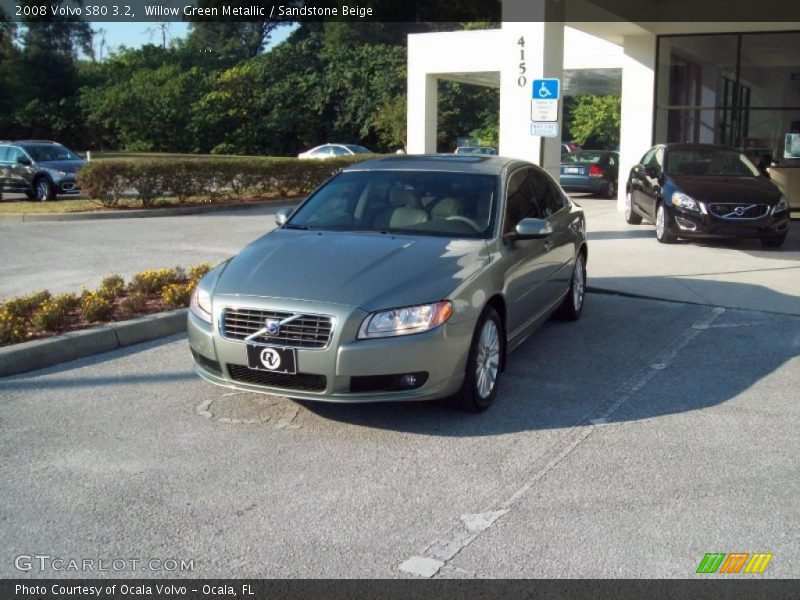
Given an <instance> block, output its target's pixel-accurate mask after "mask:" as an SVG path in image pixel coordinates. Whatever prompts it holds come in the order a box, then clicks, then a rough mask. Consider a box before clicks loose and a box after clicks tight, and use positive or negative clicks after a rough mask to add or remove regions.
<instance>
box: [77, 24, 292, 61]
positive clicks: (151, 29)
mask: <svg viewBox="0 0 800 600" xmlns="http://www.w3.org/2000/svg"><path fill="white" fill-rule="evenodd" d="M91 25H92V29H94V30H95V31H96V32H98V33H95V37H94V47H95V53H97V55H98V58H100V56H99V52H100V39H101V33H100V32H99V30H103V32H104V35H105V40H106V45H105V48H104V50H103V56H108V54H109V52H112V51H114V50H116V49H117V48H119V47H120V46H123V45H124V46H127V47H128V48H138V47H140V46H143V45H145V44H161V30H160V28H159V23H152V22H151V23H146V22H134V23H130V22H129V23H108V22H103V23H92V24H91ZM167 25H168V27H169V29H168V30H167V43H169V40H171V39H177V38H183V37H186V34H187V33H188V31H189V24H188V23H182V22H174V23H167ZM293 29H294V27H280V28H278V30H277V31H276V32H275V33H274V34H273V35H272V40H271V42H270V43H271V44H277V43H280V42H282V41H283V40H285V39H286V37H287V36H288V35H289V34H290V33H291V31H292V30H293Z"/></svg>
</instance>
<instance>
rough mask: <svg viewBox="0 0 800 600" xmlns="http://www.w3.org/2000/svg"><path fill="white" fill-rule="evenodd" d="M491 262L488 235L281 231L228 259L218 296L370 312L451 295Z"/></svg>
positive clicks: (218, 286) (218, 285)
mask: <svg viewBox="0 0 800 600" xmlns="http://www.w3.org/2000/svg"><path fill="white" fill-rule="evenodd" d="M487 262H488V252H487V249H486V243H485V242H484V241H483V240H451V239H447V238H438V237H422V236H420V237H412V236H405V235H402V236H401V235H397V236H395V235H387V234H378V233H375V234H372V233H350V232H348V233H342V232H314V231H297V230H285V229H276V230H275V231H273V232H271V233H269V234H267V235H265V236H263V237H262V238H260V239H258V240H256V241H255V242H253V243H252V244H250V245H249V246H247V247H246V248H245V249H244V250H243V251H242V252H241V253H240V254H238V255H237V256H236V257H234V258H233V260H231V262H230V263H229V264H228V266H227V267H226V268H225V270H224V271H223V273H222V275H221V276H220V278H219V280H218V282H217V285H216V287H215V289H214V294H215V295H218V294H226V295H246V296H268V297H273V298H290V299H299V300H311V301H317V302H326V303H335V304H342V305H347V306H356V307H360V308H363V309H365V310H368V311H371V310H377V309H381V308H393V307H400V306H412V305H415V304H424V303H427V302H435V301H438V300H441V299H443V298H446V297H447V295H448V294H449V293H450V292H451V291H452V290H453V289H454V288H455V287H456V286H457V285H458V284H459V283H460V282H462V281H463V280H465V279H467V278H468V277H469V276H470V275H472V274H473V273H475V271H477V270H478V269H480V268H481V266H482V265H484V264H486V263H487Z"/></svg>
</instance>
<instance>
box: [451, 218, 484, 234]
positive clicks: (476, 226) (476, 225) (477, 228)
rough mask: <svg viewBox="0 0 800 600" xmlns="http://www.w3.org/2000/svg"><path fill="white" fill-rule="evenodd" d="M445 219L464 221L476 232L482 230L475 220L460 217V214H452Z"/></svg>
mask: <svg viewBox="0 0 800 600" xmlns="http://www.w3.org/2000/svg"><path fill="white" fill-rule="evenodd" d="M445 221H460V222H461V223H466V224H467V225H469V226H470V227H472V228H473V229H474V230H475V231H477V232H480V231H482V229H481V228H480V227H479V226H478V224H477V223H476V222H475V221H473V220H472V219H469V218H467V217H462V216H460V215H453V216H452V217H447V218H446V219H445Z"/></svg>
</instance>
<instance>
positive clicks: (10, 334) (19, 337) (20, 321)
mask: <svg viewBox="0 0 800 600" xmlns="http://www.w3.org/2000/svg"><path fill="white" fill-rule="evenodd" d="M26 337H28V322H27V320H26V319H25V318H24V317H21V316H19V315H15V314H13V313H10V312H8V311H7V310H5V308H4V309H2V310H0V344H14V343H16V342H22V341H24V340H25V338H26Z"/></svg>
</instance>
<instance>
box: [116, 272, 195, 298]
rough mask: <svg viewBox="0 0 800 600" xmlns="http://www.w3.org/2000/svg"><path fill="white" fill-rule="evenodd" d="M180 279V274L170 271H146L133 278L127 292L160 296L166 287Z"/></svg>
mask: <svg viewBox="0 0 800 600" xmlns="http://www.w3.org/2000/svg"><path fill="white" fill-rule="evenodd" d="M185 276H186V274H185V273H183V277H184V278H185ZM181 279H182V278H181V276H180V273H176V272H175V271H173V270H172V269H148V270H147V271H142V272H141V273H137V274H136V275H134V276H133V279H131V282H130V284H128V291H129V292H142V293H144V294H160V293H161V290H163V289H164V287H165V286H166V285H168V284H170V283H178V282H180V281H181Z"/></svg>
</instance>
